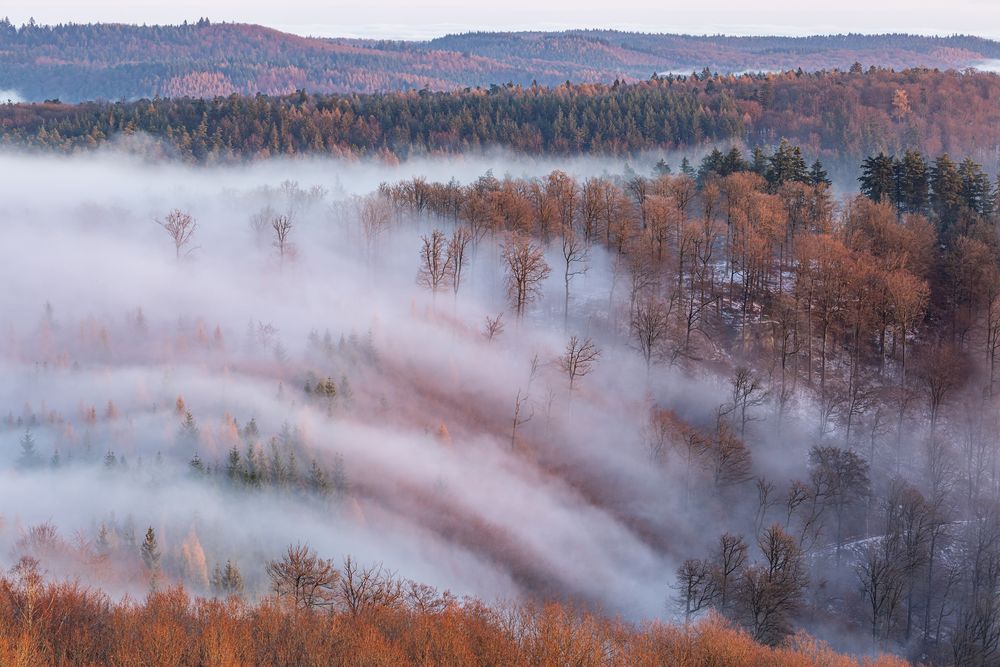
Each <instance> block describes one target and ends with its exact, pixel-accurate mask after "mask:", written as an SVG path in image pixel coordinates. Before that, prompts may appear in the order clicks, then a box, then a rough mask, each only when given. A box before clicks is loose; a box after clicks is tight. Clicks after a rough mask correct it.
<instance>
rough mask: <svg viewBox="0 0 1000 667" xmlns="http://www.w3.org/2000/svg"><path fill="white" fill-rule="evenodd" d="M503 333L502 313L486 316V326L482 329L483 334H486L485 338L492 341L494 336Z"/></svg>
mask: <svg viewBox="0 0 1000 667" xmlns="http://www.w3.org/2000/svg"><path fill="white" fill-rule="evenodd" d="M502 333H503V313H497V316H496V317H490V316H489V315H487V316H486V326H485V327H484V329H483V334H484V335H485V336H486V340H488V341H492V340H493V339H494V338H496V337H497V336H499V335H500V334H502Z"/></svg>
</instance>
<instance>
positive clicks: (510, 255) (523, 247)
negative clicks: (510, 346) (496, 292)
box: [503, 234, 551, 317]
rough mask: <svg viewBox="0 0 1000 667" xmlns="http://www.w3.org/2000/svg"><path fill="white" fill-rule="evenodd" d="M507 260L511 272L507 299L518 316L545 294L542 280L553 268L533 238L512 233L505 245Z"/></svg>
mask: <svg viewBox="0 0 1000 667" xmlns="http://www.w3.org/2000/svg"><path fill="white" fill-rule="evenodd" d="M503 260H504V263H505V265H506V269H507V296H508V297H509V299H510V303H511V305H512V306H513V307H514V312H515V313H516V314H517V316H518V317H521V316H523V315H524V310H525V307H526V306H527V305H528V304H529V303H531V301H532V300H534V298H535V297H536V296H537V295H538V294H539V293H540V292H541V289H542V281H544V280H545V279H546V278H548V276H549V273H551V269H550V268H549V265H548V263H547V262H546V261H545V253H544V252H543V250H542V249H541V248H540V247H539V246H537V245H535V243H534V242H532V241H531V239H529V238H527V237H525V236H521V235H520V234H512V235H511V237H510V238H509V239H508V240H507V242H506V243H504V244H503Z"/></svg>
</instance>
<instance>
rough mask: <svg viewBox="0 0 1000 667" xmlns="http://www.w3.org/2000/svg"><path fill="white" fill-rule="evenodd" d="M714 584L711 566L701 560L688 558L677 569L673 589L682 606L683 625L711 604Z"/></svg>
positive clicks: (714, 592)
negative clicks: (676, 592)
mask: <svg viewBox="0 0 1000 667" xmlns="http://www.w3.org/2000/svg"><path fill="white" fill-rule="evenodd" d="M714 584H715V580H714V577H713V576H712V571H711V566H710V565H709V564H708V563H706V562H705V561H703V560H700V559H697V558H689V559H688V560H686V561H684V562H683V563H682V564H681V566H680V567H679V568H677V583H676V584H675V585H674V588H675V589H676V590H677V591H678V598H679V601H680V603H681V604H683V605H684V622H685V623H690V622H691V618H692V617H693V616H694V615H695V614H697V613H698V612H699V611H701V610H702V609H705V608H707V607H708V606H710V605H711V604H712V601H713V600H714V599H715V594H716V591H715V585H714Z"/></svg>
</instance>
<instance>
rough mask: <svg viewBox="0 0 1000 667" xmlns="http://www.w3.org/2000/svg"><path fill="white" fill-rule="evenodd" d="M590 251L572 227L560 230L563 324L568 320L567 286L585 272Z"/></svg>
mask: <svg viewBox="0 0 1000 667" xmlns="http://www.w3.org/2000/svg"><path fill="white" fill-rule="evenodd" d="M589 252H590V249H589V247H588V246H587V244H586V242H585V241H584V240H583V239H582V238H580V237H579V236H578V235H577V233H576V232H574V231H573V228H572V227H569V226H564V227H563V229H562V256H563V283H564V284H565V286H566V297H565V300H564V301H563V324H564V325H565V323H566V322H567V321H568V320H569V284H570V281H572V280H573V278H575V277H576V276H579V275H583V274H584V273H586V272H587V266H586V262H587V257H588V256H589Z"/></svg>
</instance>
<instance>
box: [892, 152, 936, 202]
mask: <svg viewBox="0 0 1000 667" xmlns="http://www.w3.org/2000/svg"><path fill="white" fill-rule="evenodd" d="M895 173H896V206H897V208H898V209H899V210H900V212H902V213H926V212H927V206H928V201H929V200H928V188H929V185H928V180H927V162H926V161H925V160H924V156H923V155H921V154H920V152H919V151H912V150H910V151H906V153H905V154H904V155H903V159H902V160H899V161H897V162H896V164H895Z"/></svg>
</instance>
